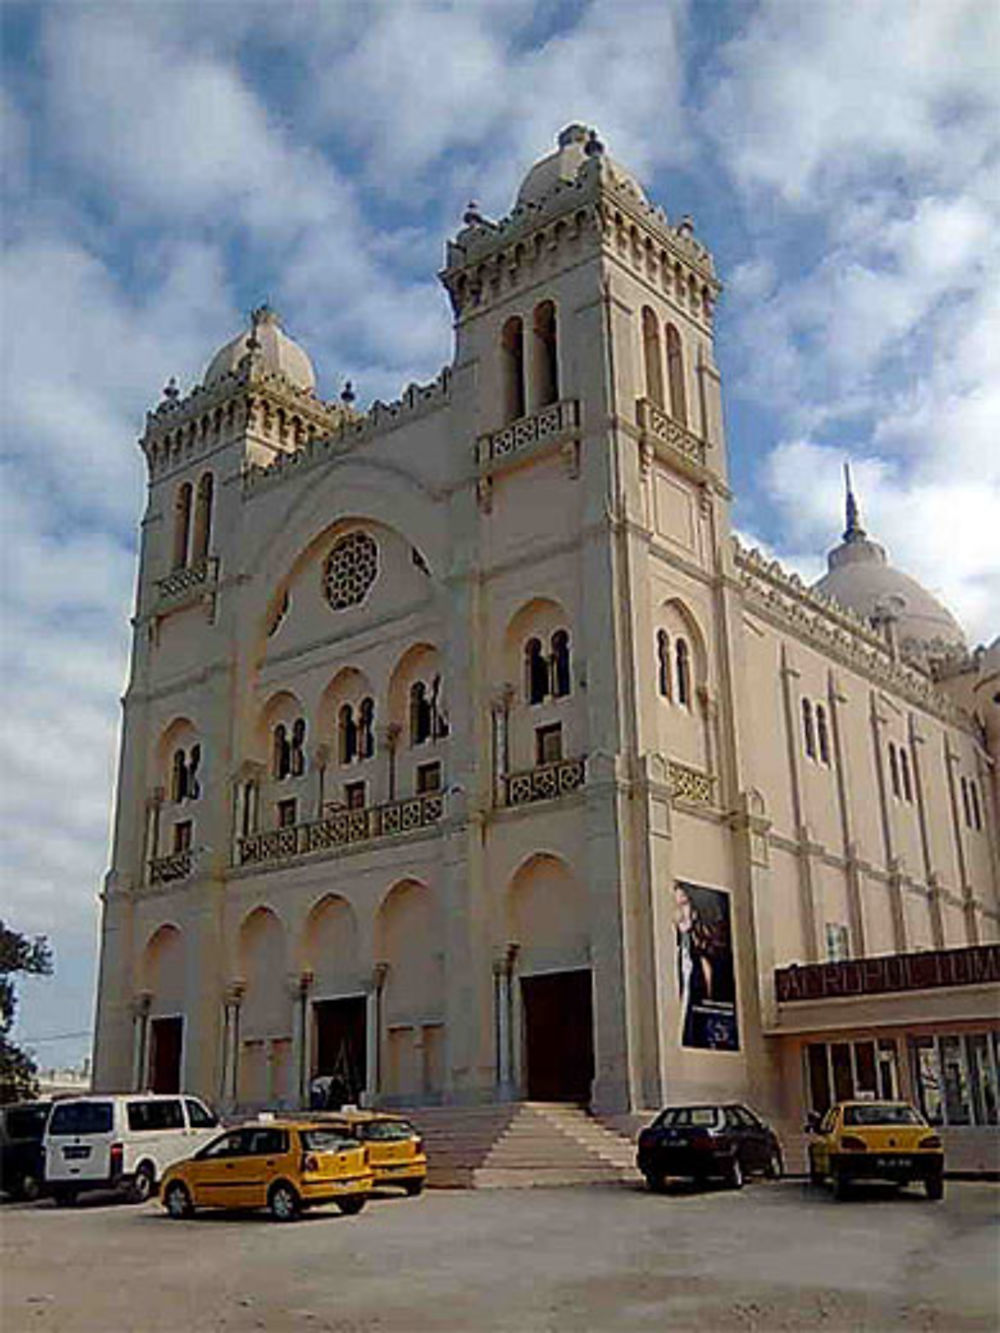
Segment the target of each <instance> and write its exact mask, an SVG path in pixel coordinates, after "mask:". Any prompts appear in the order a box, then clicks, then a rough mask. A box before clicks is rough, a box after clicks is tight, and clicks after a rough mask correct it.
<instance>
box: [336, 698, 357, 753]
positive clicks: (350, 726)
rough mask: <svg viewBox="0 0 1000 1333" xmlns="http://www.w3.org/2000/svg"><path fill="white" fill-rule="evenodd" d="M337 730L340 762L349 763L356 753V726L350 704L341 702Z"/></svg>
mask: <svg viewBox="0 0 1000 1333" xmlns="http://www.w3.org/2000/svg"><path fill="white" fill-rule="evenodd" d="M337 732H338V734H337V747H338V751H339V754H340V762H341V763H342V764H349V763H351V762H352V761H353V760H354V759H355V758H356V757H357V753H358V728H357V724H356V723H355V721H354V709H353V708H352V707H351V705H350V704H341V707H340V713H339V714H338V718H337Z"/></svg>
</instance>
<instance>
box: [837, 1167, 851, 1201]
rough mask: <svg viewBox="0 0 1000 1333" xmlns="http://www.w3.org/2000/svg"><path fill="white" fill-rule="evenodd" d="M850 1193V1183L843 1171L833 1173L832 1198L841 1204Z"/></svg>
mask: <svg viewBox="0 0 1000 1333" xmlns="http://www.w3.org/2000/svg"><path fill="white" fill-rule="evenodd" d="M850 1191H851V1183H850V1181H849V1180H848V1178H847V1176H846V1175H845V1174H844V1172H843V1171H836V1172H834V1176H833V1197H834V1198H835V1199H837V1200H839V1201H841V1202H843V1200H844V1199H846V1198H847V1196H848V1194H849V1193H850Z"/></svg>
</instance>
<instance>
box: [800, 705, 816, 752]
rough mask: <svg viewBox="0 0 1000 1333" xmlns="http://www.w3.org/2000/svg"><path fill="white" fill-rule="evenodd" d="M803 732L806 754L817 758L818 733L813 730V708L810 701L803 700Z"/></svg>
mask: <svg viewBox="0 0 1000 1333" xmlns="http://www.w3.org/2000/svg"><path fill="white" fill-rule="evenodd" d="M802 732H803V736H804V738H805V744H806V754H807V755H808V756H809V758H810V759H815V758H816V732H815V730H814V728H813V706H812V704H811V703H810V702H809V700H808V699H803V700H802Z"/></svg>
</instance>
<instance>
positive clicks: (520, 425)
mask: <svg viewBox="0 0 1000 1333" xmlns="http://www.w3.org/2000/svg"><path fill="white" fill-rule="evenodd" d="M579 423H580V411H579V403H578V402H577V400H576V399H575V398H564V399H563V400H562V401H561V402H558V403H552V404H550V406H548V407H543V408H542V410H541V411H540V412H535V413H534V415H533V416H530V417H521V418H520V419H519V420H517V421H512V422H511V423H510V425H509V426H504V428H503V429H502V430H496V431H493V432H492V433H491V434H489V435H480V437H479V439H478V441H477V442H476V457H477V461H478V463H479V466H480V468H481V469H483V470H486V471H490V470H492V469H493V468H494V467H496V466H497V465H499V464H501V463H503V462H505V461H506V460H507V459H508V458H511V457H513V456H514V455H516V454H521V453H526V452H529V451H531V450H534V449H535V447H536V446H539V445H544V444H547V443H549V442H562V441H563V440H565V439H567V438H568V437H570V436H572V435H574V434H575V433H576V430H577V427H578V426H579Z"/></svg>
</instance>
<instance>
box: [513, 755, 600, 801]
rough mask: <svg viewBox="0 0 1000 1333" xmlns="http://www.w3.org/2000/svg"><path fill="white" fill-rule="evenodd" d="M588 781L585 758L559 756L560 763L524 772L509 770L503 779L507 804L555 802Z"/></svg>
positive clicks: (544, 765)
mask: <svg viewBox="0 0 1000 1333" xmlns="http://www.w3.org/2000/svg"><path fill="white" fill-rule="evenodd" d="M586 780H587V761H586V759H560V760H559V762H558V763H555V764H541V765H540V766H539V767H538V768H529V769H528V770H527V771H526V772H523V773H508V774H507V776H506V778H504V804H505V805H528V804H530V803H531V802H532V801H552V800H555V799H556V797H558V796H565V795H567V794H568V793H569V792H573V791H579V790H580V788H581V787H582V786H583V785H584V783H585V782H586Z"/></svg>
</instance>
